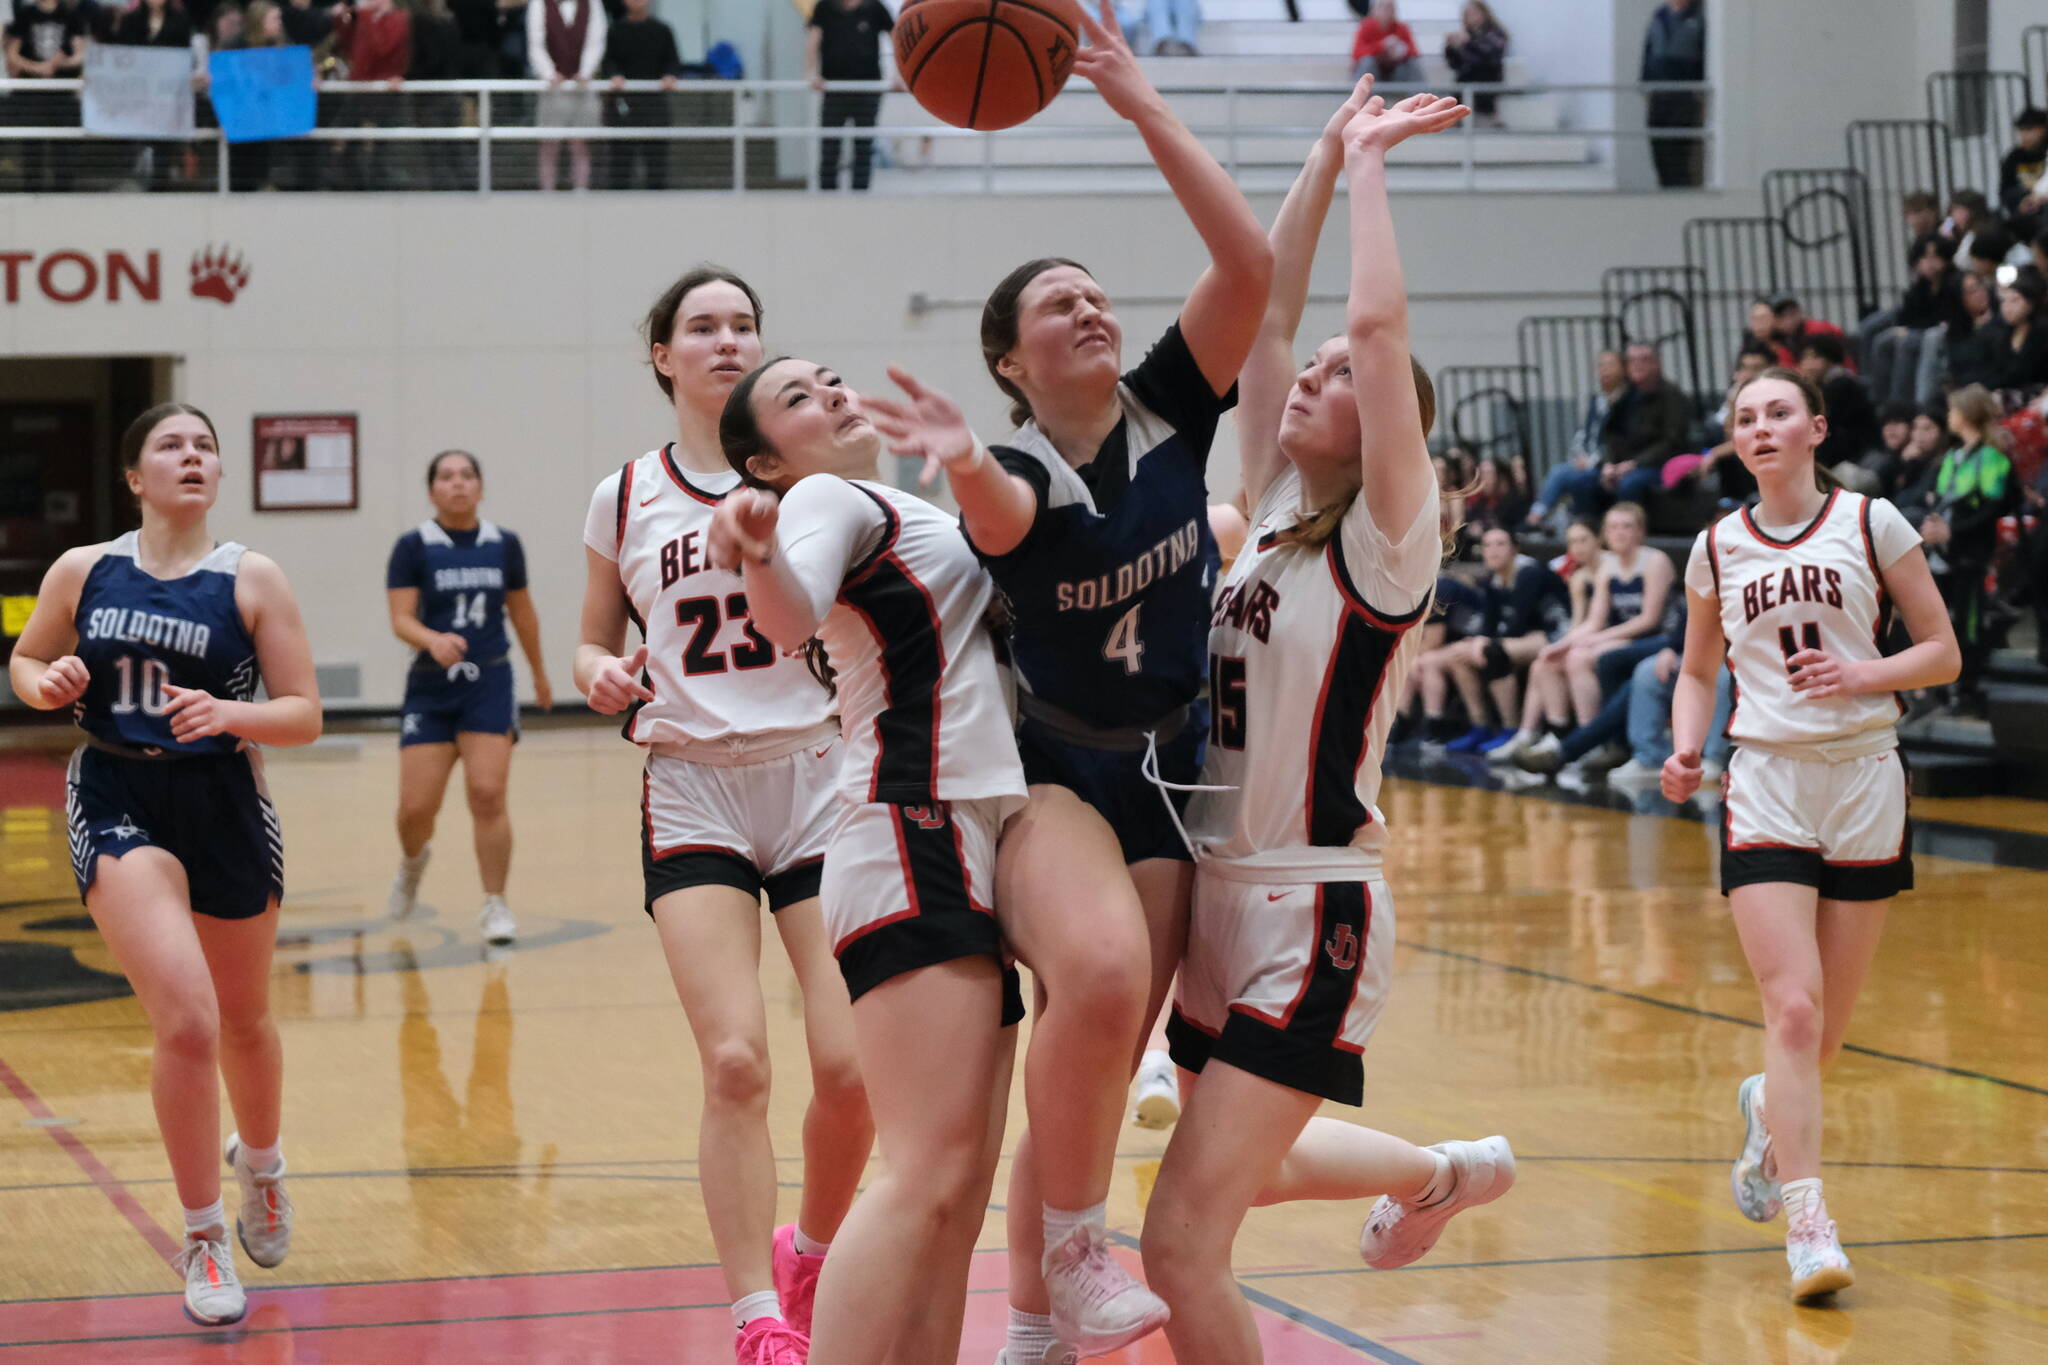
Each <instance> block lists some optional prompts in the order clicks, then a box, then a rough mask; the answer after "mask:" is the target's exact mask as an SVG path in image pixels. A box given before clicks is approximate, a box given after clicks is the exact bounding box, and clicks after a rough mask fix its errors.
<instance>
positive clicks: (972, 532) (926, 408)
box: [861, 365, 1038, 555]
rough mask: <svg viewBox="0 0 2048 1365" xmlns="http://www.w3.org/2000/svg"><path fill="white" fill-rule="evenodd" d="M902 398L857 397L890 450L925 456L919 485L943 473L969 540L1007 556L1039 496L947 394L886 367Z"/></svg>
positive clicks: (1028, 525)
mask: <svg viewBox="0 0 2048 1365" xmlns="http://www.w3.org/2000/svg"><path fill="white" fill-rule="evenodd" d="M889 378H890V379H892V380H894V381H895V383H896V387H898V388H900V389H902V390H903V395H904V396H903V399H902V401H900V402H899V401H897V400H895V399H893V398H879V397H877V396H875V395H874V394H867V395H864V396H863V397H862V399H861V402H862V404H863V406H864V407H865V408H866V410H867V414H868V416H869V418H870V419H872V420H873V422H874V424H875V430H877V431H879V432H881V433H882V435H883V437H884V438H886V439H887V440H888V442H889V449H890V451H891V452H892V453H893V454H896V455H898V456H901V457H902V458H904V459H906V460H922V461H924V469H923V472H921V473H920V474H919V475H918V480H917V481H918V483H919V484H920V485H929V484H930V483H931V481H932V480H933V479H934V478H936V477H938V475H939V474H941V473H943V474H944V475H945V476H946V486H947V487H948V488H950V489H951V490H952V492H953V500H954V501H955V502H957V503H959V504H960V521H961V524H962V525H964V526H965V527H966V528H967V539H968V540H969V541H971V542H972V543H973V544H974V546H975V548H976V549H978V550H980V551H981V552H982V553H983V554H985V555H1006V554H1008V553H1009V552H1010V551H1012V550H1014V549H1016V548H1017V547H1018V546H1019V545H1021V544H1023V543H1024V537H1025V536H1027V535H1029V534H1030V533H1031V523H1032V522H1033V521H1034V520H1036V519H1037V516H1038V495H1037V494H1036V493H1034V492H1032V490H1031V485H1030V484H1028V483H1026V482H1024V480H1022V479H1020V478H1018V477H1017V476H1016V475H1015V474H1012V473H1010V471H1009V470H1007V469H1004V468H1003V466H1002V463H1001V462H1000V461H998V460H997V459H996V458H995V456H993V455H991V454H990V453H989V449H988V447H987V446H985V445H983V444H982V443H981V441H980V440H979V438H977V437H976V436H975V434H974V431H973V429H972V428H970V427H969V426H968V425H967V418H966V417H965V416H963V415H962V414H961V411H960V407H959V405H958V404H957V403H955V402H954V401H953V400H952V399H951V398H948V397H947V396H946V395H945V394H943V393H940V392H939V391H938V390H937V389H931V388H926V387H925V386H924V385H923V384H920V383H919V382H918V381H917V379H916V378H915V377H914V376H913V375H911V374H910V373H908V372H907V371H905V370H901V369H898V368H897V367H895V366H893V365H892V366H890V367H889Z"/></svg>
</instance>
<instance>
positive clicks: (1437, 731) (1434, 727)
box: [1426, 716, 1465, 744]
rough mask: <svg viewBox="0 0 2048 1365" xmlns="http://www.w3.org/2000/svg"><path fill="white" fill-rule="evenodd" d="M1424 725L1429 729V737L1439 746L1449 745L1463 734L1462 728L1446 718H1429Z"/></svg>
mask: <svg viewBox="0 0 2048 1365" xmlns="http://www.w3.org/2000/svg"><path fill="white" fill-rule="evenodd" d="M1426 724H1427V725H1428V727H1429V737H1430V738H1431V739H1433V740H1435V741H1436V742H1437V743H1439V744H1446V743H1449V742H1450V741H1451V740H1454V739H1456V738H1457V737H1458V736H1459V735H1462V734H1464V733H1465V731H1464V728H1463V727H1461V726H1460V725H1459V724H1458V723H1457V722H1456V721H1454V720H1452V719H1450V718H1449V717H1447V716H1431V717H1430V718H1429V719H1428V721H1427V722H1426Z"/></svg>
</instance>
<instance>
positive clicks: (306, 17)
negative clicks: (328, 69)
mask: <svg viewBox="0 0 2048 1365" xmlns="http://www.w3.org/2000/svg"><path fill="white" fill-rule="evenodd" d="M223 8H227V6H223ZM283 22H284V31H285V34H286V36H288V37H289V38H290V39H291V40H292V42H293V43H295V44H297V45H298V46H300V47H318V46H319V45H320V44H321V43H322V42H324V41H325V40H326V38H327V35H328V34H330V33H332V32H334V11H333V10H332V9H329V8H327V7H326V6H316V5H314V3H313V0H290V3H288V4H287V5H286V6H285V7H284V12H283ZM491 74H492V75H496V74H497V73H496V72H495V71H494V72H492V73H491Z"/></svg>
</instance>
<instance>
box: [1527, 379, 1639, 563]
mask: <svg viewBox="0 0 2048 1365" xmlns="http://www.w3.org/2000/svg"><path fill="white" fill-rule="evenodd" d="M1593 383H1594V389H1593V396H1592V397H1591V398H1588V399H1587V400H1586V410H1585V412H1584V413H1582V414H1581V415H1580V417H1579V425H1578V427H1577V428H1576V429H1575V430H1574V431H1573V432H1572V444H1571V449H1570V450H1569V451H1568V452H1566V457H1565V458H1564V459H1563V460H1561V461H1559V462H1558V463H1557V464H1556V465H1554V466H1553V467H1552V468H1551V471H1550V472H1549V473H1548V474H1546V475H1545V476H1544V478H1543V487H1542V488H1541V489H1539V490H1538V491H1537V494H1536V501H1535V502H1533V503H1531V504H1530V505H1529V512H1528V516H1527V517H1526V518H1525V519H1524V521H1525V524H1526V525H1528V526H1530V527H1536V526H1540V525H1542V524H1543V522H1544V521H1546V520H1548V519H1550V518H1552V517H1554V516H1558V515H1573V514H1576V515H1579V516H1590V515H1592V514H1594V513H1596V512H1597V511H1598V510H1599V509H1598V508H1596V507H1592V506H1585V507H1574V506H1573V505H1572V502H1571V500H1570V497H1569V495H1570V493H1571V492H1572V490H1573V489H1574V488H1575V487H1577V486H1578V484H1577V483H1576V482H1575V476H1576V475H1579V474H1583V473H1586V472H1587V471H1589V470H1597V469H1598V468H1599V466H1600V463H1601V461H1602V460H1603V459H1604V458H1605V456H1606V450H1607V447H1606V443H1605V441H1604V439H1603V433H1605V432H1606V430H1607V417H1608V414H1610V413H1611V412H1613V411H1614V404H1615V403H1616V401H1618V400H1619V399H1620V398H1621V395H1622V394H1623V393H1624V392H1625V391H1626V390H1627V388H1628V367H1627V366H1626V365H1625V364H1624V363H1623V361H1622V358H1621V352H1620V351H1602V352H1601V353H1600V355H1599V357H1598V358H1597V359H1596V360H1595V361H1594V362H1593Z"/></svg>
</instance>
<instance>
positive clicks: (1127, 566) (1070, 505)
mask: <svg viewBox="0 0 2048 1365" xmlns="http://www.w3.org/2000/svg"><path fill="white" fill-rule="evenodd" d="M1236 401H1237V390H1236V389H1235V388H1233V389H1232V390H1231V391H1230V392H1229V393H1228V394H1226V395H1224V396H1222V397H1220V398H1219V397H1218V396H1217V395H1216V392H1215V390H1213V389H1212V388H1211V387H1210V386H1209V381H1208V379H1207V378H1206V377H1204V375H1203V374H1202V370H1201V367H1200V366H1198V365H1197V364H1196V363H1195V359H1194V356H1193V355H1192V354H1191V353H1190V352H1189V351H1188V347H1187V342H1186V341H1184V340H1183V339H1182V338H1181V334H1180V324H1179V323H1175V324H1174V325H1173V326H1172V327H1169V328H1168V329H1167V331H1166V335H1165V336H1163V337H1161V338H1160V339H1159V342H1158V344H1157V345H1155V346H1154V347H1153V348H1152V349H1151V351H1150V352H1148V353H1147V354H1146V356H1145V358H1144V360H1142V361H1140V362H1139V364H1138V367H1137V368H1136V369H1134V370H1131V371H1130V372H1129V373H1127V374H1125V375H1124V377H1123V380H1122V382H1121V383H1119V384H1118V386H1117V402H1118V403H1119V404H1120V405H1121V406H1122V408H1123V420H1122V421H1120V422H1118V423H1117V425H1116V428H1115V430H1113V431H1111V432H1110V434H1109V436H1108V438H1107V439H1105V440H1104V441H1103V443H1102V448H1101V449H1100V450H1098V451H1097V452H1096V455H1095V458H1094V459H1093V460H1091V461H1089V462H1088V463H1087V464H1084V465H1082V466H1080V467H1079V468H1078V469H1076V468H1074V467H1073V466H1071V465H1069V464H1068V463H1067V462H1066V460H1065V458H1064V457H1062V456H1061V455H1060V453H1059V452H1058V451H1057V450H1055V449H1054V448H1053V445H1052V442H1051V441H1049V440H1047V439H1046V437H1045V435H1044V433H1042V432H1040V431H1039V429H1038V426H1037V424H1036V423H1035V422H1027V423H1025V424H1024V425H1023V426H1022V427H1020V428H1018V429H1017V431H1016V432H1015V433H1014V434H1013V435H1012V436H1011V437H1010V439H1009V441H1008V442H1007V443H1006V444H1004V445H999V446H995V447H992V451H993V453H994V455H995V457H996V458H997V459H998V460H1000V461H1001V462H1002V465H1003V467H1004V468H1005V469H1007V470H1009V471H1010V472H1011V473H1013V474H1016V475H1018V476H1019V477H1020V478H1022V479H1024V480H1025V482H1027V483H1029V484H1030V485H1031V486H1032V488H1033V489H1034V490H1035V491H1036V492H1037V494H1038V513H1037V517H1036V519H1035V520H1034V521H1033V522H1032V525H1031V530H1030V532H1029V533H1028V534H1026V536H1025V537H1024V540H1023V542H1022V543H1021V544H1019V545H1018V546H1017V548H1015V549H1014V550H1012V551H1010V553H1008V554H1006V555H995V556H984V562H985V563H986V564H987V565H988V570H989V573H990V575H991V576H992V577H994V579H995V581H996V585H997V586H998V587H1000V588H1001V589H1002V590H1003V592H1004V593H1005V594H1006V595H1007V596H1008V597H1009V600H1010V607H1011V611H1012V615H1013V626H1012V630H1013V633H1014V634H1013V644H1014V658H1015V664H1016V668H1017V672H1018V675H1019V677H1020V678H1021V679H1022V681H1023V683H1024V685H1025V686H1026V687H1027V688H1029V689H1030V690H1031V691H1032V692H1033V693H1035V694H1036V695H1037V696H1038V697H1040V698H1042V699H1043V700H1045V701H1048V702H1050V703H1052V704H1053V705H1054V706H1057V707H1059V708H1061V709H1062V710H1064V711H1067V712H1069V713H1070V714H1072V715H1075V716H1078V717H1080V718H1081V719H1082V720H1084V721H1086V722H1088V723H1089V724H1091V725H1096V726H1101V727H1103V728H1105V729H1113V728H1121V727H1129V726H1144V725H1149V724H1152V723H1154V722H1156V721H1157V720H1158V719H1159V718H1160V717H1162V716H1164V715H1166V714H1167V713H1169V712H1171V711H1172V710H1174V708H1176V707H1180V706H1185V705H1188V704H1189V703H1191V702H1192V701H1194V700H1195V698H1196V697H1197V696H1198V695H1199V694H1200V692H1201V689H1202V686H1203V684H1204V683H1205V682H1206V681H1207V680H1208V668H1209V662H1208V660H1209V608H1210V600H1209V599H1210V589H1211V587H1212V586H1213V584H1214V583H1215V579H1216V570H1217V567H1218V565H1219V564H1220V562H1221V561H1220V559H1219V557H1218V555H1217V552H1216V540H1215V537H1214V536H1212V535H1211V534H1210V532H1209V492H1208V484H1207V479H1206V470H1207V467H1208V462H1209V447H1210V444H1211V443H1212V442H1213V441H1214V440H1215V437H1216V423H1217V420H1218V419H1219V418H1221V417H1222V415H1223V414H1224V413H1225V412H1226V411H1228V410H1229V409H1230V407H1231V406H1232V405H1233V404H1234V403H1235V402H1236Z"/></svg>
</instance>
